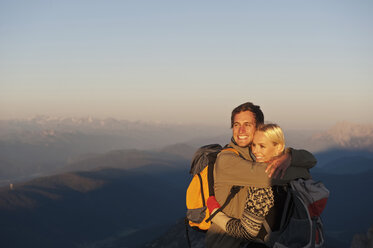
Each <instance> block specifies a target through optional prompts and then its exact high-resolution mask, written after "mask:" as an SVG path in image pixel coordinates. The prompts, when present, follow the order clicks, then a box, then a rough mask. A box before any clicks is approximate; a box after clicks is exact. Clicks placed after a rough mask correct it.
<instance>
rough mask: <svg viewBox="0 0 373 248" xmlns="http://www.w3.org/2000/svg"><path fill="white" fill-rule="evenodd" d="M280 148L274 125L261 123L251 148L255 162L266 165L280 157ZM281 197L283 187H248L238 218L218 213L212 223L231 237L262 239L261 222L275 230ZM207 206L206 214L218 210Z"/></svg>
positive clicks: (280, 136)
mask: <svg viewBox="0 0 373 248" xmlns="http://www.w3.org/2000/svg"><path fill="white" fill-rule="evenodd" d="M284 149H285V138H284V134H283V132H282V130H281V128H280V127H279V126H278V125H276V124H263V125H261V126H259V127H258V128H257V130H256V132H255V134H254V138H253V142H252V145H251V150H252V153H253V155H254V156H255V158H256V162H268V161H270V160H272V159H273V158H275V157H276V156H279V155H281V154H282V153H283V152H284ZM285 198H286V192H285V191H284V189H283V186H272V187H267V188H258V187H249V188H248V196H247V200H246V205H245V209H244V212H243V214H242V217H241V219H236V218H231V217H229V216H227V215H225V214H224V213H222V212H219V213H218V214H217V215H216V216H215V217H214V218H213V220H212V221H213V222H214V223H215V224H217V225H218V226H219V227H220V228H222V229H223V230H225V231H226V232H227V233H228V234H229V235H231V236H233V237H237V238H244V239H247V240H253V239H255V238H260V239H264V236H265V235H266V232H265V229H264V228H262V223H263V222H264V219H266V220H267V222H268V224H269V226H270V227H271V229H272V230H276V229H278V226H279V222H280V221H279V220H280V219H279V218H280V216H281V213H282V211H283V206H284V201H285ZM208 206H209V210H210V212H213V211H214V210H213V208H216V207H218V204H216V203H211V202H210V203H209V204H208ZM210 208H211V209H210Z"/></svg>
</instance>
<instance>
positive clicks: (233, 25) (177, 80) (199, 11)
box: [0, 0, 373, 129]
mask: <svg viewBox="0 0 373 248" xmlns="http://www.w3.org/2000/svg"><path fill="white" fill-rule="evenodd" d="M371 13H373V2H372V1H360V0H357V1H344V0H342V1H321V0H320V1H287V0H285V1H193V0H192V1H111V0H108V1H79V0H75V1H70V0H64V1H32V0H28V1H18V0H12V1H10V0H9V1H4V0H0V119H9V118H28V117H33V116H35V115H52V116H88V115H89V116H94V117H100V118H105V117H116V118H122V119H128V120H143V121H163V122H172V123H175V122H176V123H203V124H208V125H227V123H229V116H230V112H231V110H232V109H233V108H234V107H235V106H237V105H238V104H240V103H243V102H246V101H252V102H254V103H256V104H259V105H261V106H262V109H263V111H264V113H265V116H266V120H267V121H272V122H277V123H279V124H280V125H283V126H286V127H291V128H300V129H303V128H306V129H310V128H319V127H329V126H331V125H333V124H335V123H336V122H338V121H343V120H347V121H351V122H356V123H372V122H373V111H372V109H373V100H372V99H373V70H372V68H373V32H372V31H373V30H372V24H373V17H372V14H371Z"/></svg>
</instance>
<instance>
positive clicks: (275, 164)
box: [266, 152, 291, 178]
mask: <svg viewBox="0 0 373 248" xmlns="http://www.w3.org/2000/svg"><path fill="white" fill-rule="evenodd" d="M290 164H291V153H289V152H285V153H283V154H282V155H280V156H277V157H275V158H273V159H272V160H271V161H269V162H268V165H267V169H266V173H268V177H269V178H272V177H273V178H276V177H279V176H280V178H283V177H284V175H285V172H286V170H287V169H288V168H289V166H290Z"/></svg>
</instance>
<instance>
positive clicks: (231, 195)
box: [206, 186, 243, 222]
mask: <svg viewBox="0 0 373 248" xmlns="http://www.w3.org/2000/svg"><path fill="white" fill-rule="evenodd" d="M241 188H243V186H232V188H231V191H230V192H229V195H228V197H227V199H226V200H225V202H224V204H223V205H222V206H221V207H220V208H219V209H218V210H216V211H215V212H214V213H213V214H211V215H210V217H209V218H207V219H206V222H209V221H211V219H212V218H214V217H215V215H216V214H217V213H218V212H220V211H222V210H223V209H224V208H225V207H226V206H227V205H228V204H229V202H230V201H231V200H232V199H233V197H234V196H235V195H236V194H237V193H238V192H239V191H240V190H241Z"/></svg>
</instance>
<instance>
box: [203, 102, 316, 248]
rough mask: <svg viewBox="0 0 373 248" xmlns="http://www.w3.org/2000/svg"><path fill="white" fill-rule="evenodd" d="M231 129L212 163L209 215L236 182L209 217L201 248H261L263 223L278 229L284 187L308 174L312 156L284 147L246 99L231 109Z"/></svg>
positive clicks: (278, 132)
mask: <svg viewBox="0 0 373 248" xmlns="http://www.w3.org/2000/svg"><path fill="white" fill-rule="evenodd" d="M231 128H232V131H233V135H232V139H231V142H230V143H229V147H232V148H233V149H234V150H235V151H229V150H227V151H224V152H221V153H220V154H219V155H218V157H217V159H216V162H215V167H214V190H215V196H210V197H209V198H208V200H207V206H208V208H209V211H210V213H211V214H212V213H214V211H216V210H217V209H219V208H220V205H221V204H223V203H224V201H225V200H226V198H227V197H228V195H229V193H230V189H231V188H232V186H242V189H241V190H240V191H239V192H238V193H237V194H236V195H235V197H234V198H233V199H232V200H231V201H230V202H229V204H228V205H227V206H226V207H225V208H224V210H223V211H222V212H218V213H217V214H216V215H215V216H214V217H213V218H212V220H211V221H212V225H211V227H210V228H209V230H208V232H207V234H206V239H205V243H206V247H208V248H212V247H219V248H220V247H223V248H224V247H229V248H235V247H237V248H238V247H267V246H265V245H264V244H263V243H258V242H256V240H258V239H262V240H263V239H264V237H265V236H266V234H267V233H266V229H265V228H264V227H263V223H264V221H265V223H266V225H269V227H270V229H271V230H276V229H278V228H279V225H280V223H279V222H280V221H281V216H282V213H283V211H284V206H285V199H286V191H285V188H284V185H286V184H287V183H289V182H290V181H291V180H294V179H297V178H303V179H309V178H311V176H310V173H309V169H310V168H312V167H313V166H314V165H315V164H316V159H315V157H314V156H313V155H312V154H311V153H309V152H307V151H305V150H296V149H292V148H285V138H284V134H283V132H282V130H281V128H280V127H279V126H278V125H276V124H264V115H263V112H262V111H261V109H260V107H259V106H257V105H254V104H253V103H251V102H247V103H244V104H241V105H240V106H238V107H236V108H235V109H234V110H233V111H232V115H231Z"/></svg>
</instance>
